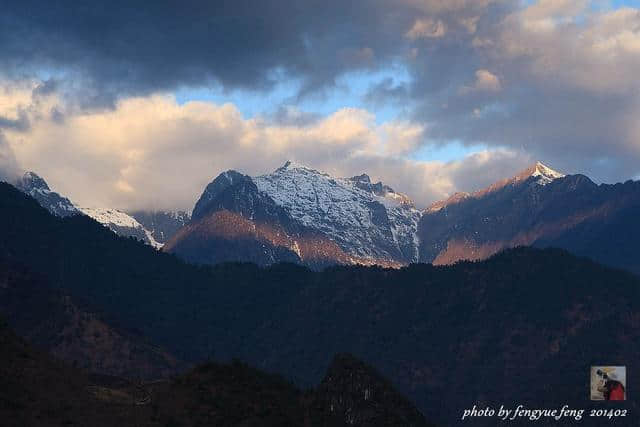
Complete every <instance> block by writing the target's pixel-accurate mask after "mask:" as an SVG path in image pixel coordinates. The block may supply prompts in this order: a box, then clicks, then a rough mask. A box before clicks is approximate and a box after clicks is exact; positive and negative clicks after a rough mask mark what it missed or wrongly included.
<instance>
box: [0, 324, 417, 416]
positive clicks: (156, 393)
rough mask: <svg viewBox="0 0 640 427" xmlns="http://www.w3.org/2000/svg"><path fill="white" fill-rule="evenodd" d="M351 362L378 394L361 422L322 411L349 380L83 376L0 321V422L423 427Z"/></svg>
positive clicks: (213, 374)
mask: <svg viewBox="0 0 640 427" xmlns="http://www.w3.org/2000/svg"><path fill="white" fill-rule="evenodd" d="M355 363H358V364H359V366H358V373H359V375H360V377H361V378H362V381H361V383H360V385H361V386H363V387H372V389H373V387H376V389H375V390H376V391H378V390H379V391H380V392H379V394H374V396H376V398H377V402H376V403H377V408H376V409H377V410H378V413H374V414H370V413H367V415H369V416H368V417H367V419H366V421H367V422H366V424H365V423H361V422H355V423H353V422H348V421H347V420H346V419H342V418H333V417H330V416H327V415H325V414H326V413H329V414H330V413H331V411H330V408H327V407H325V406H323V404H324V403H325V402H327V401H328V399H330V398H331V397H333V395H335V394H339V393H349V391H350V390H349V386H348V384H345V385H344V386H342V384H343V383H340V384H339V386H338V387H334V388H332V389H331V393H332V395H328V394H327V392H326V391H325V388H326V387H322V386H321V387H320V388H319V389H318V390H309V391H307V392H305V393H304V394H303V393H302V392H300V391H299V390H298V389H297V388H295V387H294V386H292V385H291V384H290V383H288V382H286V381H285V380H284V379H283V378H281V377H278V376H275V375H269V374H266V373H263V372H260V371H258V370H256V369H253V368H250V367H249V366H247V365H245V364H242V363H239V362H234V363H232V364H228V365H223V364H215V363H208V364H205V365H202V366H199V367H198V368H196V369H193V370H191V371H189V372H188V373H187V374H185V375H182V376H180V377H177V378H175V379H172V380H170V381H162V382H153V383H140V382H135V383H134V382H133V381H129V380H127V379H125V378H109V377H100V376H94V377H89V376H87V375H86V374H85V373H84V372H82V371H80V370H78V369H75V368H71V367H69V366H67V365H65V364H63V363H61V362H58V361H56V360H53V359H52V358H51V357H49V356H48V355H47V354H45V353H42V352H39V351H37V350H34V349H33V348H32V347H31V346H30V345H29V344H27V343H26V342H25V341H23V340H22V339H20V338H18V337H17V336H16V335H14V334H13V333H12V332H11V331H10V330H9V329H8V328H7V327H6V325H5V324H3V322H2V321H0V401H2V404H0V419H2V425H3V426H6V427H14V426H15V427H18V426H19V427H23V426H32V427H41V426H42V427H45V426H47V427H49V426H63V425H64V426H66V425H79V426H89V425H90V426H95V427H107V426H109V427H117V426H128V425H144V426H149V427H154V426H157V427H165V426H168V425H180V426H185V427H186V426H199V425H215V426H229V427H231V426H238V425H242V426H247V427H250V426H255V427H263V426H273V427H279V426H291V427H300V426H304V425H311V426H318V427H321V426H326V427H330V426H332V427H346V426H348V425H351V426H358V427H365V426H371V427H377V426H379V427H383V426H388V425H405V424H404V423H403V421H404V420H405V419H411V420H412V424H406V425H407V426H416V427H422V426H424V427H426V426H428V425H429V424H427V422H426V421H425V420H424V417H423V416H422V414H420V413H419V412H418V411H417V410H416V409H415V407H414V406H413V405H411V404H410V403H409V402H408V401H406V399H404V398H403V397H402V396H400V395H397V393H396V392H395V391H394V390H393V388H391V387H390V386H389V385H387V383H386V380H384V379H378V378H375V381H376V382H375V383H373V384H371V385H370V383H369V382H368V381H367V380H369V378H374V377H373V376H372V375H374V374H368V372H372V373H373V371H372V370H371V368H369V367H367V366H365V365H363V364H362V363H361V362H359V361H357V360H354V361H353V362H352V364H355ZM350 374H351V371H350V370H349V367H347V370H345V371H344V372H342V373H341V375H342V376H343V377H348V376H349V375H350ZM380 384H384V385H386V387H385V388H380ZM359 400H364V398H363V397H360V399H359ZM399 403H400V405H399V406H398V404H399ZM352 413H353V414H358V413H359V411H358V410H356V411H353V412H352ZM389 414H393V415H392V417H389ZM371 415H373V416H371Z"/></svg>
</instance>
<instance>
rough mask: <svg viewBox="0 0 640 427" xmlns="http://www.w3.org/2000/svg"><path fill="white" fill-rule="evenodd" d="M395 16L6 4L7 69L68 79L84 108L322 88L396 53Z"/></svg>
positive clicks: (2, 21) (1, 25)
mask: <svg viewBox="0 0 640 427" xmlns="http://www.w3.org/2000/svg"><path fill="white" fill-rule="evenodd" d="M389 9H390V6H389V5H388V4H384V3H383V2H380V1H367V2H362V1H360V2H358V1H356V2H342V1H338V0H323V1H318V0H311V1H304V2H300V1H294V0H290V1H286V0H274V1H249V0H233V1H180V2H172V1H160V2H140V1H137V2H136V1H112V2H102V1H95V0H89V1H86V2H80V3H79V2H75V1H64V0H63V1H55V2H51V1H45V0H26V1H24V0H20V1H14V0H9V1H6V2H4V4H3V12H2V14H1V15H0V50H1V51H2V57H1V58H0V64H2V68H3V69H4V70H5V72H6V73H8V74H10V75H12V76H21V75H24V74H25V73H28V72H29V71H36V70H38V71H42V70H45V71H49V72H54V73H55V72H58V73H61V74H62V75H63V76H64V78H66V79H67V80H68V81H67V83H69V84H73V85H74V86H76V87H77V86H81V87H83V88H84V89H85V94H84V95H85V102H87V103H105V102H109V101H110V100H111V101H112V100H113V98H115V97H117V96H119V95H122V94H140V93H142V94H143V93H149V92H153V91H157V90H165V89H173V88H176V87H178V86H182V85H191V86H203V85H215V84H222V85H224V87H227V88H233V87H248V88H256V89H260V88H268V87H270V85H271V84H272V83H273V82H274V79H275V78H276V77H275V75H276V74H277V75H278V76H279V78H282V77H283V76H284V77H286V76H291V77H299V78H302V79H303V81H304V84H305V85H307V86H308V87H317V86H322V85H324V84H326V83H327V82H332V81H333V79H334V78H335V77H336V76H337V75H339V74H340V73H342V72H344V71H345V70H347V69H353V68H362V67H368V66H372V64H373V62H372V60H373V58H374V57H375V60H376V61H379V60H382V61H384V60H385V58H388V57H389V56H390V55H392V54H396V52H393V49H392V48H393V44H394V40H397V38H398V36H399V34H397V33H396V32H397V31H396V30H397V28H398V26H400V27H404V26H406V25H409V22H410V17H409V16H403V15H402V14H401V15H399V16H394V12H393V11H392V10H389ZM404 12H405V11H403V13H404ZM372 28H375V31H370V29H372ZM400 36H401V35H400ZM370 46H373V49H371V48H370ZM372 55H373V56H372Z"/></svg>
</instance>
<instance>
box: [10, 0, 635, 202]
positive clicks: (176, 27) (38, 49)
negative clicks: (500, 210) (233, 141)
mask: <svg viewBox="0 0 640 427" xmlns="http://www.w3.org/2000/svg"><path fill="white" fill-rule="evenodd" d="M594 10H595V9H594V8H591V7H590V4H589V2H588V1H581V0H576V1H568V0H541V1H534V2H518V1H509V0H394V1H392V0H386V1H385V0H353V1H346V2H345V1H342V0H323V1H319V0H308V1H295V0H269V1H254V0H252V1H249V0H236V1H188V0H187V1H181V2H167V1H159V2H151V3H149V2H136V1H127V2H125V1H115V2H109V3H106V2H97V1H95V0H88V1H86V2H82V3H79V2H72V1H55V2H50V1H44V0H27V1H17V0H5V2H4V4H3V10H2V13H1V14H0V52H2V54H1V55H0V73H3V74H5V77H9V78H13V79H20V78H24V77H25V76H27V77H28V76H29V75H30V74H32V75H39V76H43V75H44V76H45V78H48V77H49V76H54V77H53V78H51V79H50V80H48V81H47V82H46V83H45V84H43V85H42V86H41V87H40V88H39V89H37V90H35V91H34V94H33V98H34V100H35V101H37V99H38V97H39V96H48V95H49V94H51V93H53V92H59V93H70V94H72V96H73V97H74V101H76V105H79V106H80V107H81V108H87V107H95V106H99V107H103V106H113V107H115V106H116V104H115V101H117V100H118V99H121V98H126V97H128V96H131V95H146V94H151V93H154V92H158V91H165V90H166V91H170V90H174V89H176V88H180V87H184V86H191V87H214V86H215V87H217V86H221V87H222V88H223V89H233V88H247V89H253V90H256V91H265V92H267V91H269V89H271V88H272V87H273V85H274V84H275V83H276V82H282V81H283V80H289V79H293V80H295V81H296V82H298V81H299V82H301V84H302V87H301V91H300V94H299V95H301V96H304V94H307V93H310V92H314V91H318V90H321V89H323V88H326V87H329V86H332V85H335V84H337V83H339V77H340V76H342V75H343V74H344V73H347V72H349V71H354V70H364V71H380V70H386V71H388V70H389V69H393V67H392V65H398V64H399V65H400V67H399V68H401V69H403V70H406V74H407V75H408V78H405V77H406V76H404V75H403V76H399V77H401V79H396V78H387V79H386V80H384V79H382V80H380V81H374V82H372V83H371V87H370V90H369V92H368V94H366V95H365V99H364V101H365V102H367V103H368V105H371V106H373V107H374V110H375V109H376V108H380V107H382V108H384V107H385V106H387V105H391V106H392V107H393V108H395V109H398V110H402V112H403V113H404V112H407V114H406V115H405V117H409V118H411V120H413V121H414V122H416V123H419V124H421V125H424V126H425V129H426V131H425V136H426V138H425V139H424V143H426V144H437V143H446V142H450V141H452V140H455V141H460V142H461V143H462V144H468V145H470V146H471V145H474V144H478V143H482V144H486V145H487V146H488V147H489V148H490V149H495V148H499V149H504V148H507V150H511V151H513V152H516V151H517V152H518V153H523V152H524V153H526V155H527V156H531V157H532V158H534V159H535V158H539V159H541V160H543V161H546V162H548V163H550V166H553V167H556V168H558V169H562V170H565V171H567V172H586V173H588V174H589V175H591V176H594V177H596V178H597V179H601V180H605V181H617V180H623V179H626V178H627V177H629V176H635V175H637V174H638V173H640V170H639V169H638V167H637V165H638V164H640V124H638V120H637V117H638V116H640V102H639V101H638V99H640V97H639V96H638V95H640V83H639V82H640V80H639V79H638V78H637V76H638V75H640V13H639V12H638V10H637V9H630V8H626V9H625V8H622V9H619V10H616V11H603V12H594ZM373 74H375V73H372V75H373ZM385 76H388V74H385ZM292 99H298V100H300V99H301V98H300V96H298V97H297V98H296V97H294V98H292ZM274 107H277V106H274ZM274 110H275V112H274V113H272V115H271V116H268V117H267V119H270V120H273V121H274V122H275V123H276V124H281V125H285V126H306V125H308V124H310V123H314V122H316V121H318V117H317V116H314V115H313V114H311V115H309V114H307V113H304V112H301V111H298V110H296V109H295V108H293V109H281V110H277V109H276V108H274ZM65 114H73V110H72V109H70V108H67V109H65V108H62V109H57V108H55V109H54V110H51V114H50V116H51V118H53V119H55V120H57V121H58V122H62V121H63V120H64V117H65ZM7 117H12V118H11V119H7V118H5V119H4V121H2V120H3V119H1V118H0V126H2V124H1V123H4V126H5V128H9V127H13V128H14V129H15V128H16V127H20V126H25V125H26V126H28V124H29V122H27V121H24V120H23V121H19V120H20V117H18V119H16V118H15V116H7ZM25 117H26V118H27V119H29V118H31V117H32V116H30V115H27V116H25ZM16 120H18V121H16ZM31 122H33V120H31ZM509 159H510V157H509V156H504V163H506V162H508V161H509ZM477 164H478V165H479V166H478V167H484V166H483V165H484V164H486V163H483V162H480V161H478V162H477ZM461 189H463V190H464V188H461Z"/></svg>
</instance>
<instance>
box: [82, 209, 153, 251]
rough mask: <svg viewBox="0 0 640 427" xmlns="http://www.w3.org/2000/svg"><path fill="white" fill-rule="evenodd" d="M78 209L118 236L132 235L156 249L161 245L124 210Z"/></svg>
mask: <svg viewBox="0 0 640 427" xmlns="http://www.w3.org/2000/svg"><path fill="white" fill-rule="evenodd" d="M78 210H79V211H80V212H81V213H83V214H85V215H87V216H88V217H91V218H93V219H95V220H96V221H98V222H99V223H100V224H102V225H104V226H105V227H107V228H108V229H110V230H111V231H113V232H114V233H116V234H117V235H119V236H123V237H134V238H136V239H138V240H141V241H143V242H144V243H146V244H148V245H150V246H152V247H154V248H156V249H159V248H161V247H162V243H160V242H158V241H156V239H155V238H154V237H153V234H152V233H151V232H150V231H149V230H147V229H146V228H145V227H144V226H143V225H142V224H140V223H139V222H138V221H136V219H135V218H133V217H132V216H131V215H129V214H127V213H125V212H122V211H120V210H117V209H109V208H78Z"/></svg>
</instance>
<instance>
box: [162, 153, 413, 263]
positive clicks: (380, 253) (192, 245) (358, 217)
mask: <svg viewBox="0 0 640 427" xmlns="http://www.w3.org/2000/svg"><path fill="white" fill-rule="evenodd" d="M419 220H420V212H419V211H418V210H417V209H415V208H414V206H413V203H412V201H411V200H410V199H409V198H408V197H407V196H406V195H404V194H402V193H397V192H395V191H394V190H393V189H392V188H391V187H389V186H386V185H384V184H383V183H381V182H376V183H373V182H371V179H370V178H369V176H367V175H365V174H363V175H359V176H355V177H352V178H336V177H333V176H331V175H329V174H327V173H324V172H321V171H317V170H315V169H312V168H310V167H307V166H304V165H301V164H298V163H294V162H290V161H288V162H286V163H285V164H284V165H283V166H282V167H279V168H278V169H276V170H275V171H273V172H272V173H269V174H266V175H261V176H256V177H250V176H247V175H243V174H241V173H239V172H236V171H233V170H230V171H226V172H223V173H221V174H220V175H218V177H216V178H215V179H214V180H213V181H212V182H211V183H210V184H209V185H208V186H207V187H206V189H205V191H204V192H203V194H202V196H201V197H200V199H199V200H198V202H197V203H196V205H195V207H194V210H193V214H192V222H191V225H190V227H187V229H186V230H185V231H184V233H182V234H180V238H179V241H174V242H172V243H170V244H169V248H170V250H172V251H174V252H176V253H180V252H181V251H183V252H184V253H185V254H186V253H188V254H189V255H188V256H187V258H189V259H192V260H197V261H203V260H204V259H206V258H207V256H206V254H204V252H206V251H212V250H213V249H211V244H208V243H206V242H212V241H213V240H212V239H214V237H215V239H218V240H216V242H218V243H216V246H215V250H217V251H219V252H220V251H223V252H230V251H232V250H233V251H235V252H236V253H238V254H240V255H239V257H238V258H237V259H240V260H251V261H253V262H258V263H264V264H269V263H273V262H278V261H283V260H285V261H290V260H291V259H296V258H297V259H298V261H300V262H302V263H306V264H310V261H308V260H309V259H311V258H313V259H314V260H317V259H323V260H324V261H323V262H326V263H327V264H330V263H331V261H332V260H333V263H336V262H337V263H365V264H367V263H370V264H373V263H378V264H383V265H402V264H407V263H409V262H414V261H417V260H418V241H417V238H416V234H417V227H418V221H419ZM207 224H208V225H207ZM212 233H213V234H212ZM231 235H234V236H236V237H234V238H231V237H230V236H231ZM249 235H251V236H253V237H252V240H251V241H252V242H253V243H250V244H249V243H246V242H248V240H247V236H249ZM241 242H245V243H241ZM205 245H209V246H207V249H205ZM239 245H245V246H244V249H242V248H240V246H239ZM196 248H201V249H196ZM220 248H226V249H224V250H223V249H220ZM261 248H262V249H261ZM283 251H284V252H283ZM261 254H262V255H261ZM282 257H284V258H282ZM216 259H217V258H216ZM314 262H315V261H314Z"/></svg>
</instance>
